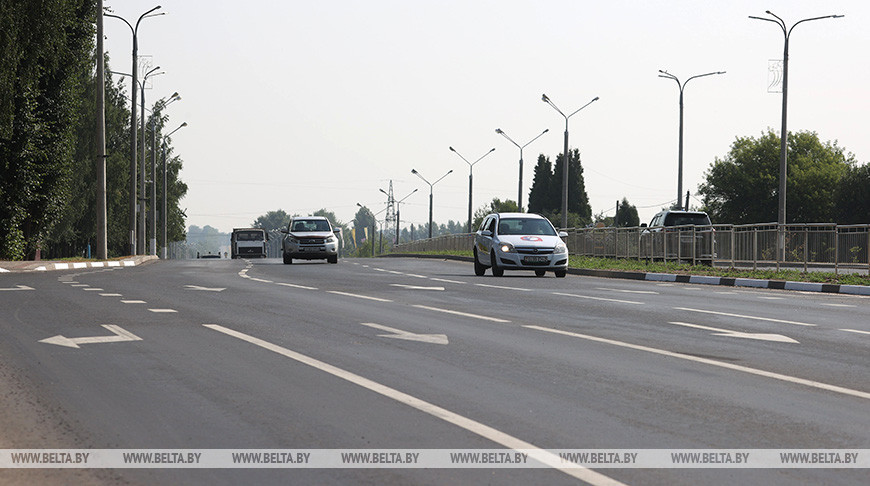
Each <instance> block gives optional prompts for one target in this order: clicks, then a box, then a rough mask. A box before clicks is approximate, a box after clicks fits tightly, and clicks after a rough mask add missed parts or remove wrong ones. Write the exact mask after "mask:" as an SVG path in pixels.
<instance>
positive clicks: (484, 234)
mask: <svg viewBox="0 0 870 486" xmlns="http://www.w3.org/2000/svg"><path fill="white" fill-rule="evenodd" d="M480 236H486V237H487V238H489V237H490V236H492V231H490V230H483V231H481V232H480Z"/></svg>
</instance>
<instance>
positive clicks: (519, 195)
mask: <svg viewBox="0 0 870 486" xmlns="http://www.w3.org/2000/svg"><path fill="white" fill-rule="evenodd" d="M549 131H550V129H549V128H547V129H545V130H544V131H543V132H541V134H540V135H538V136H537V137H535V138H533V139H531V140H529V141H528V142H526V143H525V145H520V144H518V143H516V142H514V141H513V139H512V138H510V137H508V134H507V133H505V132H504V131H502V129H501V128H496V129H495V133H498V134H499V135H501V136H503V137H504V138H506V139H508V141H510V143H512V144H514V145H516V146H517V148H518V149H520V179H519V184H518V189H517V207H518V208H519V209H520V212H522V210H523V149H524V148H526V145H528V144H530V143H532V142H534V141H535V140H537V139H539V138H541V136H543V135H544V134H545V133H547V132H549Z"/></svg>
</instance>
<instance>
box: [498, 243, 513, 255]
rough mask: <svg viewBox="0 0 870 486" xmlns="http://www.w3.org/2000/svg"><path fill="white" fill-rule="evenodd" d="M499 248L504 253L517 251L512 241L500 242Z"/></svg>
mask: <svg viewBox="0 0 870 486" xmlns="http://www.w3.org/2000/svg"><path fill="white" fill-rule="evenodd" d="M498 249H499V250H501V252H502V253H514V252H515V251H516V250H514V245H511V244H510V243H500V244H499V245H498Z"/></svg>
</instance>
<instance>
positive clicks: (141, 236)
mask: <svg viewBox="0 0 870 486" xmlns="http://www.w3.org/2000/svg"><path fill="white" fill-rule="evenodd" d="M158 69H160V66H157V67H156V68H154V69H151V70H149V71H148V72H146V73H145V76H142V84H141V86H139V88H140V95H139V97H140V99H141V103H142V105H141V106H142V114H141V115H140V116H139V118H140V126H141V129H142V162H141V163H140V164H139V194H140V195H141V196H140V197H139V232H138V234H137V236H138V237H137V238H136V254H137V255H144V254H145V215H146V212H147V209H146V204H145V203H146V202H148V198H147V197H146V196H145V161H146V160H147V158H146V156H145V144H146V142H145V140H146V138H145V83H146V82H147V81H148V77H149V76H152V75H154V76H157V75H160V74H163V73H156V72H155V71H157V70H158Z"/></svg>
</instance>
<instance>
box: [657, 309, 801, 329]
mask: <svg viewBox="0 0 870 486" xmlns="http://www.w3.org/2000/svg"><path fill="white" fill-rule="evenodd" d="M674 309H676V310H683V311H689V312H701V313H703V314H714V315H718V316H727V317H740V318H741V319H753V320H756V321H767V322H780V323H782V324H794V325H796V326H808V327H815V326H816V325H815V324H808V323H806V322H795V321H786V320H784V319H772V318H770V317H756V316H744V315H742V314H731V313H729V312H717V311H711V310H704V309H689V308H688V307H674Z"/></svg>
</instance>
